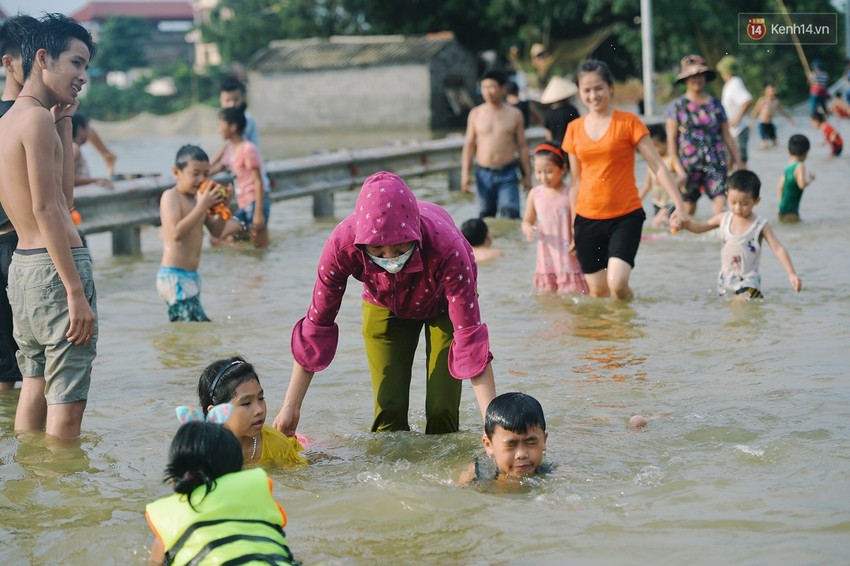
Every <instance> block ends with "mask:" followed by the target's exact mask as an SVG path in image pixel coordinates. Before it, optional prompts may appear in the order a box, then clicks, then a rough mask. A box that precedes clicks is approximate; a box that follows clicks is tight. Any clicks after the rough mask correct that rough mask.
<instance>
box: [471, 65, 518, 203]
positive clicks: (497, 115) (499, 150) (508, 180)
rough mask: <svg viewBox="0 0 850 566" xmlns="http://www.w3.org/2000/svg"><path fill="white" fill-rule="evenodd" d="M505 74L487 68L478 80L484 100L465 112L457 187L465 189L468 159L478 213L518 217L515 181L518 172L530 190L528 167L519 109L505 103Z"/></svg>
mask: <svg viewBox="0 0 850 566" xmlns="http://www.w3.org/2000/svg"><path fill="white" fill-rule="evenodd" d="M506 84H507V76H506V75H505V73H503V72H502V71H498V70H492V71H487V73H485V74H484V77H483V78H482V79H481V96H482V97H483V98H484V103H483V104H479V105H478V106H476V107H475V108H473V109H472V110H471V111H470V112H469V118H468V119H467V123H466V139H465V140H464V143H463V153H462V157H461V159H462V163H461V171H460V188H461V190H462V191H463V192H465V193H467V192H469V171H470V169H472V158H473V156H474V157H475V162H476V163H477V165H478V167H477V168H476V169H475V187H476V189H477V190H478V201H479V216H480V217H481V218H486V217H488V216H496V213H498V214H499V216H504V217H507V218H515V219H519V180H518V176H517V165H519V167H520V169H521V171H522V177H523V183H524V187H525V190H526V191H528V190H531V174H530V173H531V166H530V162H529V158H528V143H527V142H526V140H525V124H524V120H523V117H522V112H520V111H519V110H517V109H516V108H514V107H513V106H511V105H510V104H507V103H506V102H505V94H506Z"/></svg>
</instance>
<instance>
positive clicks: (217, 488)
mask: <svg viewBox="0 0 850 566" xmlns="http://www.w3.org/2000/svg"><path fill="white" fill-rule="evenodd" d="M177 411H178V413H177V414H178V418H180V420H181V422H183V423H184V424H183V425H182V426H181V427H180V428H179V429H178V430H177V434H176V435H175V436H174V440H173V441H172V442H171V449H170V450H169V454H168V466H167V467H166V468H165V481H166V482H168V483H170V484H172V485H173V486H174V492H175V493H174V495H170V496H168V497H165V498H163V499H159V500H157V501H154V502H153V503H150V504H148V506H147V507H146V509H145V516H146V517H147V520H148V524H150V527H151V529H152V530H153V532H154V535H155V536H156V538H155V539H154V542H153V545H152V546H151V557H150V563H151V564H181V565H182V564H197V563H202V564H247V563H252V564H253V563H262V564H298V563H299V562H297V561H296V560H295V559H294V558H293V557H292V552H291V551H290V550H289V547H288V546H287V544H286V535H285V533H284V532H283V527H284V526H285V525H286V513H285V512H284V510H283V508H282V507H281V506H280V505H279V504H278V503H277V502H276V501H275V500H274V498H273V497H272V482H271V478H269V477H268V475H266V472H264V471H263V470H262V469H260V468H257V469H253V470H247V471H244V472H243V471H241V470H242V450H241V449H240V447H239V441H237V440H236V437H234V436H233V433H231V432H230V431H229V430H227V429H226V428H224V427H223V426H221V423H223V422H224V421H226V420H227V418H228V416H229V414H230V412H231V411H232V406H231V405H219V406H217V407H216V408H215V409H214V410H213V411H211V412H210V414H209V416H208V417H207V419H206V421H205V420H204V417H202V416H201V415H200V412H199V411H197V410H195V409H190V408H189V407H180V408H178V409H177Z"/></svg>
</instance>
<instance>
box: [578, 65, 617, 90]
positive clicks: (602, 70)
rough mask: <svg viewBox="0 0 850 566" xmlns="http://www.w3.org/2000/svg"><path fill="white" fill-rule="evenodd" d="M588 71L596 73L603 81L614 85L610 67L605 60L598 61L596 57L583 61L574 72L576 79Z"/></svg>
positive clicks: (579, 78)
mask: <svg viewBox="0 0 850 566" xmlns="http://www.w3.org/2000/svg"><path fill="white" fill-rule="evenodd" d="M588 73H597V74H599V76H600V77H601V78H602V80H603V81H605V82H606V83H608V86H614V75H613V74H612V73H611V69H610V68H609V67H608V64H607V63H605V61H600V60H598V59H588V60H587V61H585V62H584V63H582V64H581V65H580V66H579V68H578V72H577V73H576V81H580V80H581V76H582V75H586V74H588Z"/></svg>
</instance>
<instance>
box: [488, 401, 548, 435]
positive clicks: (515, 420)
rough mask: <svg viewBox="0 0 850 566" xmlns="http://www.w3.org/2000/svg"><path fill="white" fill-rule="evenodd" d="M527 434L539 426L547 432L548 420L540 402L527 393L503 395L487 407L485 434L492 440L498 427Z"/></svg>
mask: <svg viewBox="0 0 850 566" xmlns="http://www.w3.org/2000/svg"><path fill="white" fill-rule="evenodd" d="M497 426H500V427H502V428H503V429H505V430H507V431H510V432H514V433H516V434H526V433H527V432H528V429H530V428H534V427H536V426H539V427H540V428H541V429H543V431H544V432H545V431H546V419H545V418H544V417H543V407H541V406H540V402H539V401H538V400H537V399H535V398H534V397H532V396H531V395H526V394H525V393H519V392H516V391H514V392H511V393H502V394H501V395H499V396H498V397H496V398H495V399H493V400H492V401H490V404H489V405H488V406H487V416H486V417H484V433H485V434H486V435H487V438H490V439H492V438H493V433H494V432H495V431H496V427H497Z"/></svg>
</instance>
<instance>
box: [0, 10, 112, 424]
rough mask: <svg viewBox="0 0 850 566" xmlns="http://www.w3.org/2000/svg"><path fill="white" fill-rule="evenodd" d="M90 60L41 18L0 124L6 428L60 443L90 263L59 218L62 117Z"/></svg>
mask: <svg viewBox="0 0 850 566" xmlns="http://www.w3.org/2000/svg"><path fill="white" fill-rule="evenodd" d="M94 53H95V46H94V42H93V41H92V38H91V35H90V34H89V32H88V31H86V30H85V28H83V27H82V26H81V25H79V24H78V23H77V22H75V21H74V20H71V19H70V18H67V17H66V16H63V15H61V14H47V15H45V16H44V17H43V18H42V20H41V21H40V23H39V26H38V29H37V30H36V32H35V33H34V34H32V35H30V36H29V37H27V38H25V40H24V43H23V45H22V50H21V55H22V61H23V76H24V81H25V82H24V86H23V89H22V90H21V92H20V94H19V95H18V98H17V101H16V102H15V104H14V105H13V107H12V108H11V109H10V110H9V111H8V112H7V113H6V115H5V116H3V118H0V130H2V132H3V136H2V137H0V203H2V205H3V209H4V210H5V211H6V213H7V214H8V215H9V219H10V220H11V222H12V224H13V225H14V226H15V229H16V231H17V233H18V247H17V249H16V250H15V253H14V255H13V257H12V263H11V267H10V269H9V285H8V292H9V302H10V304H11V305H12V317H13V320H14V327H15V339H16V341H17V343H18V347H19V351H18V354H17V355H18V365H19V366H20V368H21V373H22V374H23V376H24V383H23V387H22V388H21V395H20V398H19V400H18V408H17V412H16V414H15V429H16V430H46V431H47V433H48V434H49V435H52V436H56V437H59V438H63V439H72V438H76V437H78V436H79V435H80V425H81V423H82V419H83V412H84V411H85V407H86V400H87V398H88V390H89V384H90V382H91V365H92V361H93V360H94V357H95V355H96V348H95V344H96V342H97V314H96V306H95V288H94V280H93V277H92V263H91V256H90V255H89V251H88V249H86V248H84V247H83V245H82V241H81V239H80V236H79V234H78V233H77V230H76V228H75V227H74V223H73V222H72V221H71V215H70V213H69V211H68V209H69V208H70V207H71V206H72V205H73V189H74V155H73V151H72V141H71V116H73V114H74V112H75V111H76V109H77V105H78V102H77V95H78V94H79V92H80V90H81V89H82V87H83V85H84V84H85V83H86V81H87V79H88V77H87V73H86V71H87V69H88V66H89V62H90V60H91V58H92V57H93V56H94Z"/></svg>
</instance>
